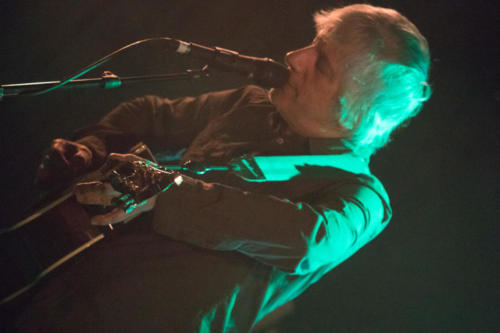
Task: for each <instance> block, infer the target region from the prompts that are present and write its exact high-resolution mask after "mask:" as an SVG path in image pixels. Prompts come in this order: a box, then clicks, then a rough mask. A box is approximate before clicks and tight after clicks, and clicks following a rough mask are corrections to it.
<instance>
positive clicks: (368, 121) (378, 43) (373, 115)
mask: <svg viewBox="0 0 500 333" xmlns="http://www.w3.org/2000/svg"><path fill="white" fill-rule="evenodd" d="M314 20H315V22H316V30H317V38H320V39H322V40H323V41H325V42H326V43H329V44H330V45H333V46H334V47H336V48H337V49H338V52H339V56H340V57H341V60H342V61H341V63H343V64H344V68H343V73H337V74H338V75H341V82H342V85H341V98H340V101H339V104H337V107H336V110H334V112H335V115H336V117H337V120H338V122H339V124H341V127H342V128H341V129H340V130H341V131H342V132H343V133H344V134H345V136H346V139H347V141H348V143H350V144H351V145H352V146H353V148H354V149H363V150H367V151H368V152H370V153H373V152H374V151H376V150H377V149H378V148H380V147H383V146H384V145H385V144H386V143H387V142H388V140H389V136H390V134H391V132H392V131H393V130H394V129H395V128H396V127H398V126H399V125H401V124H402V123H403V122H404V121H405V120H407V119H409V118H411V117H413V116H415V115H416V114H417V113H418V112H419V111H420V109H421V107H422V104H423V102H425V101H426V100H428V99H429V97H430V93H431V89H430V87H429V85H428V84H427V82H426V81H427V77H428V71H429V64H430V55H429V47H428V44H427V41H426V40H425V38H424V37H423V36H422V34H421V33H420V32H419V31H418V29H417V27H416V26H415V25H414V24H413V23H411V22H410V21H409V20H408V19H407V18H406V17H404V16H403V15H401V14H400V13H398V12H397V11H395V10H392V9H386V8H380V7H374V6H370V5H351V6H347V7H343V8H339V9H334V10H330V11H320V12H318V13H316V14H315V15H314ZM339 105H340V106H339Z"/></svg>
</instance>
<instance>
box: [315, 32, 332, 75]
mask: <svg viewBox="0 0 500 333" xmlns="http://www.w3.org/2000/svg"><path fill="white" fill-rule="evenodd" d="M313 43H314V44H315V47H316V49H317V51H318V60H317V63H318V65H320V67H321V70H324V71H325V72H326V74H327V75H328V76H330V77H331V78H333V73H334V71H333V68H332V66H331V63H330V59H329V58H328V56H327V55H326V52H325V50H324V45H325V41H324V40H323V39H321V38H319V37H316V38H315V39H314V40H313Z"/></svg>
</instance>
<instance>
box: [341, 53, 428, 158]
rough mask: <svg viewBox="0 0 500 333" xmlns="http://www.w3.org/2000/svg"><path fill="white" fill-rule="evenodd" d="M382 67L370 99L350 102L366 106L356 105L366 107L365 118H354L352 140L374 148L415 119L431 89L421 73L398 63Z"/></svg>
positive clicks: (384, 64)
mask: <svg viewBox="0 0 500 333" xmlns="http://www.w3.org/2000/svg"><path fill="white" fill-rule="evenodd" d="M382 67H383V70H382V71H381V73H380V78H379V79H378V80H377V81H379V82H380V84H381V87H379V88H380V89H379V91H378V93H376V94H374V95H373V96H372V99H370V100H365V101H362V100H361V101H360V100H358V101H353V104H356V103H359V102H362V103H363V102H364V103H367V104H365V105H361V106H358V107H362V108H363V107H364V108H366V110H365V112H362V113H363V114H365V116H364V117H359V118H357V119H356V121H357V123H356V124H355V125H354V124H352V123H351V124H350V125H351V126H353V125H354V126H353V127H354V128H353V135H352V141H353V142H354V143H355V144H361V145H363V146H371V147H373V148H374V149H377V148H380V147H382V146H384V145H385V144H386V143H387V141H388V139H389V135H390V133H391V132H392V131H393V130H394V129H395V128H396V127H398V126H399V125H401V124H402V123H403V122H404V121H406V120H407V119H410V118H411V117H414V116H415V115H416V114H417V113H418V112H419V110H420V109H421V107H422V104H423V103H424V102H425V101H427V100H428V99H429V97H430V89H429V88H428V86H427V84H426V83H425V77H424V76H423V75H422V73H421V72H420V71H418V70H416V69H414V68H411V67H408V66H404V65H400V64H388V63H382ZM350 107H351V109H352V108H353V107H355V105H350Z"/></svg>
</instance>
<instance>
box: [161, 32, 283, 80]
mask: <svg viewBox="0 0 500 333" xmlns="http://www.w3.org/2000/svg"><path fill="white" fill-rule="evenodd" d="M166 39H167V41H168V43H169V47H170V48H171V49H174V50H175V52H177V53H179V54H183V55H190V56H192V57H194V58H197V59H200V60H203V61H207V62H208V63H209V64H211V65H212V66H214V67H215V68H219V69H221V70H225V71H234V72H237V73H241V74H246V75H248V76H249V78H250V79H252V80H253V81H254V82H255V83H257V84H258V85H261V86H263V87H269V88H271V87H275V88H279V87H282V86H283V85H285V83H286V82H287V81H288V75H289V72H288V69H287V68H286V67H285V66H284V65H283V64H280V63H279V62H277V61H275V60H273V59H270V58H258V57H251V56H247V55H242V54H239V53H238V52H236V51H232V50H228V49H224V48H221V47H217V46H216V47H207V46H203V45H200V44H196V43H188V42H184V41H182V40H177V39H173V38H166Z"/></svg>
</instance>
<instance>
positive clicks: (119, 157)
mask: <svg viewBox="0 0 500 333" xmlns="http://www.w3.org/2000/svg"><path fill="white" fill-rule="evenodd" d="M108 158H110V159H112V160H116V161H120V162H134V161H145V159H144V158H142V157H139V156H137V155H134V154H117V153H111V154H109V156H108Z"/></svg>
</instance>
